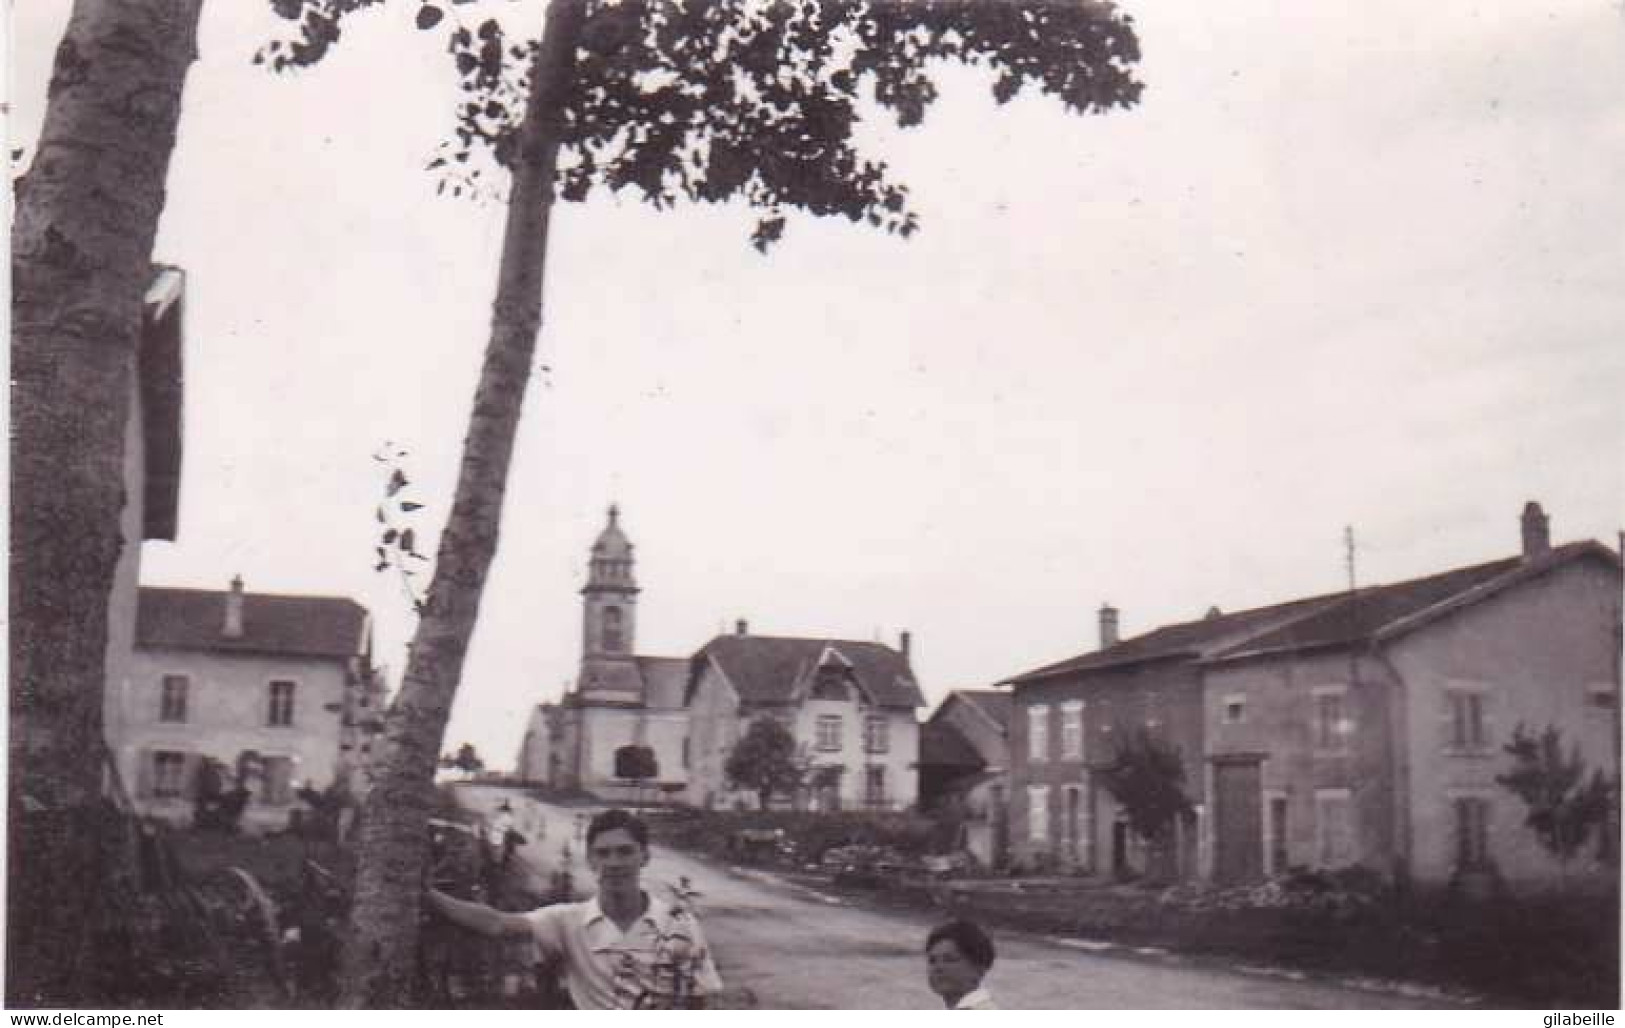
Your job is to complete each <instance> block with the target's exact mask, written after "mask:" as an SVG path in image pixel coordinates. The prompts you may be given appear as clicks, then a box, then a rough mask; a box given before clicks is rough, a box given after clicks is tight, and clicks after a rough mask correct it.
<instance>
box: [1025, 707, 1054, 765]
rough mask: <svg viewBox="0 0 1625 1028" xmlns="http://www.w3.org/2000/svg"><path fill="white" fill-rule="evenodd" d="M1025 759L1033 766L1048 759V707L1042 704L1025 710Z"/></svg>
mask: <svg viewBox="0 0 1625 1028" xmlns="http://www.w3.org/2000/svg"><path fill="white" fill-rule="evenodd" d="M1027 759H1028V760H1031V761H1032V762H1033V763H1035V764H1036V763H1041V762H1042V761H1045V760H1048V759H1049V707H1048V706H1047V705H1046V704H1043V703H1037V704H1034V705H1033V706H1031V707H1028V708H1027Z"/></svg>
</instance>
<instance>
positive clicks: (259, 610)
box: [13, 267, 384, 830]
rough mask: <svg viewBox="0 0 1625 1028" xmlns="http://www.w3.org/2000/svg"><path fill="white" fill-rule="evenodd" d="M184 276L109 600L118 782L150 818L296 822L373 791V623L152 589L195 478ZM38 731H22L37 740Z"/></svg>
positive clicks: (135, 415) (166, 281)
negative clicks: (324, 796)
mask: <svg viewBox="0 0 1625 1028" xmlns="http://www.w3.org/2000/svg"><path fill="white" fill-rule="evenodd" d="M185 285H186V279H185V275H184V274H183V273H182V272H181V271H180V269H177V268H169V267H160V268H156V269H155V270H154V274H153V278H152V283H151V287H150V288H149V290H148V293H147V295H146V298H145V304H144V310H143V315H144V317H143V326H142V341H141V347H140V350H139V352H138V355H137V374H136V375H135V379H134V387H133V389H132V395H131V398H130V400H131V402H130V414H129V418H128V421H127V424H126V431H125V461H124V469H123V474H124V492H125V496H126V497H128V500H127V502H126V505H125V510H124V514H123V518H122V526H121V527H122V534H123V546H122V549H121V551H120V557H119V563H118V567H117V569H116V572H115V577H114V584H113V588H112V590H111V592H110V593H109V597H108V646H107V678H106V681H107V686H106V689H105V692H104V699H103V726H104V731H105V735H106V742H107V748H108V770H109V778H110V779H113V780H116V782H117V788H119V789H120V791H122V792H123V793H124V794H125V795H126V796H128V797H129V799H130V801H131V802H132V804H133V805H134V807H135V808H136V809H137V810H138V811H140V812H141V813H143V814H147V815H150V816H153V817H158V818H161V819H164V820H168V821H172V822H175V823H186V822H188V821H190V820H191V817H192V813H193V808H194V803H195V801H196V799H197V798H198V795H199V793H200V792H206V791H208V790H210V789H213V788H230V787H232V786H233V785H235V784H237V783H241V784H242V785H243V787H244V788H246V789H247V790H248V793H249V795H248V798H247V805H246V806H245V807H244V808H243V812H242V818H241V822H240V823H241V824H242V825H243V826H244V827H247V828H249V829H251V830H269V829H277V828H284V827H287V826H288V824H289V822H290V820H291V819H292V818H294V817H295V816H296V814H297V812H299V811H301V810H302V809H304V804H302V803H301V801H300V799H299V797H298V792H299V790H300V789H302V788H306V787H308V788H310V789H312V790H315V791H317V792H325V791H327V790H330V789H333V788H335V787H337V788H340V789H353V790H354V791H356V792H359V791H360V790H361V788H362V787H363V786H364V783H363V782H362V781H361V780H360V778H359V777H358V775H357V771H358V769H359V768H360V767H361V766H362V765H363V764H364V762H365V761H366V760H367V758H368V756H369V755H370V751H371V748H372V745H373V742H372V740H373V738H374V736H375V735H376V734H377V731H378V729H379V728H380V727H381V724H380V722H379V719H378V718H379V714H380V713H381V711H380V709H379V708H380V707H381V706H382V704H383V694H384V685H383V680H382V676H381V675H380V674H379V673H378V672H377V670H376V668H375V667H374V664H373V653H372V625H371V619H370V617H369V616H368V613H367V611H366V610H365V608H363V607H362V606H361V605H360V604H358V603H356V602H354V601H353V600H350V599H348V598H344V597H334V596H304V595H296V596H285V595H269V594H261V593H250V592H247V591H246V590H245V589H244V587H243V582H242V580H241V578H235V579H233V580H232V582H231V584H230V587H229V588H227V589H224V590H206V589H168V588H153V587H144V586H142V585H140V570H141V544H142V543H143V542H144V541H147V540H154V539H159V540H174V539H175V538H177V535H178V529H179V495H180V481H181V475H180V471H181V452H182V446H181V442H182V431H181V428H182V423H183V419H182V410H183V396H184V376H183V374H182V368H183V364H182V351H183V345H182V344H183V339H184V333H183V327H184V320H183V309H184V306H185V291H186V290H185ZM29 731H30V726H28V725H26V724H23V725H15V726H13V734H14V735H15V736H20V737H23V738H26V737H27V735H28V733H29Z"/></svg>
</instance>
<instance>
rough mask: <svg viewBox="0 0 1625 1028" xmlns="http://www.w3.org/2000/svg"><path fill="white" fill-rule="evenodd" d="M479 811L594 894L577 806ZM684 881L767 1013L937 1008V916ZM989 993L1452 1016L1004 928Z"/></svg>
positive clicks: (740, 884) (768, 888) (531, 858)
mask: <svg viewBox="0 0 1625 1028" xmlns="http://www.w3.org/2000/svg"><path fill="white" fill-rule="evenodd" d="M459 794H460V795H461V796H462V797H463V801H464V803H465V804H466V805H468V806H469V807H471V808H472V809H475V810H491V809H494V808H495V806H496V804H497V802H498V801H499V799H500V798H501V797H502V796H505V795H507V796H511V797H512V801H513V804H514V809H515V813H516V816H517V818H518V820H519V829H520V831H521V832H523V833H524V834H525V835H526V836H527V838H528V839H529V840H530V841H529V842H528V843H527V845H526V846H524V847H523V848H522V849H521V850H520V851H519V852H520V854H521V855H522V856H523V857H524V858H525V860H526V861H527V863H529V864H530V865H531V866H532V867H534V868H536V869H537V870H538V871H539V872H541V873H546V872H547V871H549V870H550V869H551V868H553V867H556V866H557V865H558V862H559V860H560V858H561V855H562V852H563V847H564V846H565V845H566V844H568V845H569V847H570V850H571V853H572V855H573V859H574V868H573V870H574V871H575V873H576V874H577V881H578V882H580V883H582V884H583V885H584V886H590V881H589V879H588V877H587V872H586V870H585V867H584V865H583V864H582V862H581V861H580V859H579V855H580V853H581V843H580V841H579V839H578V838H577V830H578V824H577V814H578V811H576V810H570V809H566V808H560V807H552V806H548V805H545V804H541V803H537V802H535V801H532V800H529V799H524V798H521V797H519V796H518V795H517V794H511V793H506V792H503V791H502V790H499V789H494V788H485V787H464V788H462V789H460V790H459ZM683 878H687V879H688V881H689V883H690V884H691V885H692V887H693V888H695V889H697V890H698V892H699V895H698V897H697V898H696V900H695V905H696V906H697V907H698V909H699V912H700V917H701V921H702V923H703V924H704V926H705V930H706V934H707V936H708V937H709V938H710V940H711V944H712V949H713V950H714V952H715V954H716V958H717V963H718V965H719V967H720V968H721V970H722V975H723V978H724V980H725V981H726V982H727V984H728V988H729V991H730V992H732V991H734V990H742V989H748V990H749V991H750V993H751V994H752V995H753V996H754V997H755V1000H756V1005H758V1006H760V1007H763V1008H771V1009H852V1010H888V1009H893V1010H906V1009H932V1008H936V1007H939V1005H940V1004H939V1001H938V1000H937V998H936V997H935V996H934V995H933V994H932V993H931V991H930V990H929V989H927V988H926V984H925V961H924V957H923V954H922V946H923V944H924V941H925V935H926V932H927V931H928V930H929V928H930V923H931V922H930V919H929V918H927V917H925V916H914V915H909V914H905V913H898V912H894V911H873V910H866V909H862V908H859V907H856V906H853V905H851V904H850V903H848V902H846V901H844V900H842V899H840V898H838V897H833V896H825V895H823V894H821V893H818V892H815V891H813V890H810V889H807V888H803V887H801V886H798V885H794V884H791V883H787V882H785V881H783V880H781V879H778V878H776V877H775V876H773V875H771V874H767V873H764V872H754V871H750V870H742V869H737V868H730V867H724V866H719V865H716V864H712V863H709V862H707V861H702V860H698V859H695V858H693V857H690V856H687V855H684V854H680V853H675V852H672V851H669V850H664V849H660V848H656V850H655V852H654V855H653V859H652V860H651V861H650V865H649V870H648V871H647V872H646V875H645V882H646V883H647V886H648V887H649V888H650V890H651V891H654V890H657V889H665V888H669V887H671V886H673V885H675V884H676V883H678V882H679V881H680V880H682V879H683ZM996 942H997V944H998V950H999V956H998V962H997V964H996V965H995V966H994V968H993V971H992V973H991V974H990V975H989V977H988V985H989V987H990V988H991V989H992V991H993V994H994V997H995V999H996V1000H997V1001H998V1003H999V1004H1000V1006H1002V1007H1005V1008H1008V1009H1051V1010H1067V1009H1146V1008H1150V1009H1214V1008H1242V1009H1249V1008H1286V1009H1375V1008H1384V1009H1392V1008H1416V1007H1445V1006H1450V1004H1448V1003H1445V1002H1443V1001H1441V1000H1439V999H1436V998H1434V997H1431V996H1429V995H1426V994H1418V993H1409V994H1404V993H1396V992H1394V991H1392V990H1388V989H1375V988H1363V987H1358V986H1356V985H1351V984H1349V983H1343V982H1337V981H1330V980H1314V979H1310V978H1308V977H1305V976H1297V977H1295V978H1294V977H1289V976H1285V975H1283V974H1282V973H1280V972H1274V971H1271V970H1269V969H1265V968H1252V969H1244V968H1232V967H1214V966H1212V965H1211V964H1208V965H1205V966H1204V965H1202V964H1198V963H1196V962H1194V961H1186V960H1183V959H1181V958H1180V957H1178V956H1175V955H1172V954H1160V953H1135V952H1128V951H1111V952H1106V951H1102V950H1100V949H1099V948H1098V947H1096V948H1094V949H1091V948H1090V947H1088V946H1085V945H1084V944H1081V943H1080V942H1078V941H1077V940H1060V939H1053V938H1047V937H1044V936H1039V935H1023V934H1018V933H1001V934H1000V935H999V936H998V938H997V939H996Z"/></svg>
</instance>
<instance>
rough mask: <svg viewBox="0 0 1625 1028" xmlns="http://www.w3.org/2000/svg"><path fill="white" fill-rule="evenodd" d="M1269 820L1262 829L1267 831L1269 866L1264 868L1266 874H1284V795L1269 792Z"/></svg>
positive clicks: (1285, 858)
mask: <svg viewBox="0 0 1625 1028" xmlns="http://www.w3.org/2000/svg"><path fill="white" fill-rule="evenodd" d="M1269 801H1270V805H1269V821H1268V822H1267V823H1266V824H1265V828H1264V830H1265V831H1266V832H1268V833H1269V845H1268V847H1267V849H1266V852H1267V853H1269V860H1270V862H1269V866H1268V867H1266V868H1265V869H1264V871H1265V873H1266V874H1271V875H1278V874H1284V873H1285V872H1286V868H1287V851H1286V797H1285V796H1282V795H1280V794H1278V793H1277V794H1271V795H1270V797H1269Z"/></svg>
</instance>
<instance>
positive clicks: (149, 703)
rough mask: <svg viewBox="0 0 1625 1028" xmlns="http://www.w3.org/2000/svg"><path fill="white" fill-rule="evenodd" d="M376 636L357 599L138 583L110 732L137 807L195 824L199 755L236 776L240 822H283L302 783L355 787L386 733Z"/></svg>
mask: <svg viewBox="0 0 1625 1028" xmlns="http://www.w3.org/2000/svg"><path fill="white" fill-rule="evenodd" d="M371 660H372V629H371V624H370V620H369V618H368V615H367V612H366V610H365V609H364V608H362V607H361V606H360V605H358V604H356V603H355V602H354V601H352V600H349V599H344V598H339V597H325V596H278V595H268V594H262V593H247V592H245V591H244V590H243V584H242V580H241V579H240V578H236V579H233V580H232V583H231V588H230V589H228V590H226V591H217V590H205V589H172V588H154V587H143V588H142V589H141V590H140V598H139V606H138V610H137V616H136V626H135V647H134V652H133V654H132V656H131V659H130V663H129V669H128V673H127V675H126V676H125V677H124V678H123V679H122V680H121V681H120V682H119V683H118V684H117V686H116V687H115V688H110V689H109V696H108V711H109V716H108V719H107V735H108V742H109V746H110V748H111V750H112V752H113V755H114V760H115V761H116V765H117V768H118V771H119V774H120V777H121V778H122V779H123V781H124V783H125V785H126V788H127V789H128V790H129V792H130V793H131V796H132V799H133V801H134V803H135V805H136V808H137V809H138V810H139V811H140V812H141V813H143V814H148V815H152V816H156V817H159V818H162V819H164V820H168V821H171V822H175V823H186V822H187V821H189V820H190V818H191V816H192V812H193V801H194V799H195V798H196V795H197V793H198V790H199V788H200V784H201V775H200V769H201V768H202V766H203V763H204V761H206V760H214V761H218V762H219V764H220V765H221V766H223V767H224V769H225V771H226V774H227V775H228V776H230V777H234V778H235V777H239V776H240V777H241V779H242V780H243V782H244V784H245V785H247V787H248V788H249V789H250V791H251V793H252V796H251V798H250V800H249V803H248V806H247V807H246V808H245V810H244V814H243V818H242V822H241V823H242V825H243V827H245V828H248V829H257V830H265V829H274V828H283V827H287V826H288V824H289V821H290V815H291V814H292V812H293V811H295V810H298V809H300V804H299V800H298V797H297V795H296V793H297V791H298V789H299V788H300V787H303V786H308V787H310V788H312V789H314V790H317V791H322V790H326V789H327V788H329V787H330V786H333V785H335V784H339V785H341V786H343V787H345V788H351V789H355V788H357V787H358V786H359V785H360V784H361V783H358V782H356V781H354V780H353V772H354V771H355V770H356V769H357V767H358V766H359V765H360V764H362V763H363V762H364V761H365V760H366V759H367V758H368V757H369V756H370V749H371V745H372V743H371V738H372V735H373V734H374V731H375V730H376V729H377V728H378V727H379V717H380V715H381V713H382V712H381V710H380V709H379V707H380V706H381V704H382V699H383V697H382V685H381V683H380V681H379V679H378V676H377V675H376V674H375V673H374V669H373V667H372V663H371Z"/></svg>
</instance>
